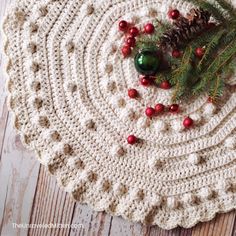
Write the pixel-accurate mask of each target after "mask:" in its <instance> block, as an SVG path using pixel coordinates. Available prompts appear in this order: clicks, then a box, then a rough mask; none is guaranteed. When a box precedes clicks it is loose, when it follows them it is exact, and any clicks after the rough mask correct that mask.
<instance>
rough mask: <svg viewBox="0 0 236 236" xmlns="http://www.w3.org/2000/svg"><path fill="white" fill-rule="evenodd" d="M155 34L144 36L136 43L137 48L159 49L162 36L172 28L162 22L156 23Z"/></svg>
mask: <svg viewBox="0 0 236 236" xmlns="http://www.w3.org/2000/svg"><path fill="white" fill-rule="evenodd" d="M154 26H155V32H154V34H152V35H147V34H142V35H140V37H139V38H138V40H137V42H136V47H137V48H139V49H143V48H153V49H157V47H158V45H157V43H158V41H159V40H160V38H161V36H162V34H163V33H164V32H165V31H166V30H167V29H168V28H169V27H170V25H169V24H167V23H162V22H160V21H156V22H155V23H154Z"/></svg>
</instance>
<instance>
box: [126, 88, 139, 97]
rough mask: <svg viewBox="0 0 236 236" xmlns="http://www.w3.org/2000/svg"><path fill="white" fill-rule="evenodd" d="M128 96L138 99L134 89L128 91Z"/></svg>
mask: <svg viewBox="0 0 236 236" xmlns="http://www.w3.org/2000/svg"><path fill="white" fill-rule="evenodd" d="M128 96H129V97H130V98H136V97H138V91H137V90H136V89H129V90H128Z"/></svg>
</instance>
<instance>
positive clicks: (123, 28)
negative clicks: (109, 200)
mask: <svg viewBox="0 0 236 236" xmlns="http://www.w3.org/2000/svg"><path fill="white" fill-rule="evenodd" d="M127 29H128V22H127V21H125V20H122V21H120V22H119V30H120V31H126V30H127Z"/></svg>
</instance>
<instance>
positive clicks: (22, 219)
mask: <svg viewBox="0 0 236 236" xmlns="http://www.w3.org/2000/svg"><path fill="white" fill-rule="evenodd" d="M10 2H11V0H0V19H2V17H3V15H4V12H5V10H6V7H7V5H9V4H10ZM0 46H1V47H2V38H1V37H0ZM2 59H3V57H2V54H0V160H1V163H0V222H1V226H0V235H1V236H15V235H35V236H36V235H37V236H50V235H53V236H54V235H63V236H64V235H71V236H77V235H80V236H83V235H91V236H92V235H93V236H99V235H100V236H107V235H111V236H126V235H127V236H131V235H132V236H141V235H145V236H146V235H147V236H149V235H152V236H154V235H162V236H165V235H166V236H167V235H169V236H171V235H176V236H236V221H235V215H236V212H235V211H234V212H231V213H228V214H222V215H219V216H217V217H216V218H215V219H214V220H213V221H211V222H209V223H200V224H198V225H197V226H196V227H194V228H192V229H187V230H186V229H181V228H177V229H174V230H171V231H165V230H161V229H160V228H158V227H145V226H142V225H141V224H133V223H129V222H127V221H125V220H123V219H121V218H119V217H111V216H109V215H107V214H105V213H97V212H94V211H92V210H91V209H90V208H89V207H88V206H84V205H81V204H79V203H75V202H74V201H73V200H72V199H70V197H69V196H68V195H67V194H66V193H64V192H63V191H62V190H61V189H59V188H58V187H57V185H56V181H55V180H54V178H53V177H52V176H50V175H49V174H48V173H46V171H45V169H44V167H42V166H40V165H39V163H38V162H37V160H36V158H35V157H34V154H33V153H31V152H29V151H27V150H25V149H24V147H23V146H22V144H21V142H20V139H19V136H18V135H17V134H16V132H15V131H14V130H13V128H12V125H11V115H9V113H8V111H7V105H6V91H5V79H6V78H5V76H4V73H3V68H2V65H3V62H2ZM12 223H17V224H20V223H30V224H43V223H46V224H48V223H62V224H70V223H76V224H82V225H83V228H80V229H77V230H74V229H20V228H13V224H12Z"/></svg>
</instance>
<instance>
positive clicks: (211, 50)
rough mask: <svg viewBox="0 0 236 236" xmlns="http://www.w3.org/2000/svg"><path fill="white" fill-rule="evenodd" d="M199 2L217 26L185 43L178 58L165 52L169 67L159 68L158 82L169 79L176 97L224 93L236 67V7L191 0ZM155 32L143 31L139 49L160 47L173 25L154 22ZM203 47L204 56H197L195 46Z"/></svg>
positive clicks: (222, 1) (217, 0)
mask: <svg viewBox="0 0 236 236" xmlns="http://www.w3.org/2000/svg"><path fill="white" fill-rule="evenodd" d="M189 2H192V3H193V4H195V5H196V6H198V7H200V8H202V9H203V10H207V11H209V12H210V13H211V15H212V16H213V18H214V19H215V20H213V22H215V26H214V27H212V28H210V29H206V30H205V31H203V32H202V34H201V35H199V36H196V37H195V38H193V39H192V40H191V41H189V42H187V44H186V45H183V46H181V48H179V49H180V50H182V51H184V53H183V56H182V57H181V58H179V59H176V58H172V57H171V56H170V55H169V54H168V55H166V59H167V61H168V62H169V63H170V68H171V69H170V70H165V71H160V72H159V74H158V75H157V76H156V77H157V78H156V83H157V84H158V83H160V82H161V81H163V80H169V81H170V82H171V84H172V85H173V86H174V89H175V91H174V94H173V100H174V101H176V100H179V99H181V98H182V97H184V96H185V97H186V96H187V95H188V94H199V93H201V92H207V93H208V94H209V96H210V97H211V98H212V99H213V100H216V99H217V98H219V97H220V96H222V94H223V91H224V84H225V79H227V78H228V77H229V76H230V75H232V74H233V73H234V71H235V56H236V9H235V8H234V7H233V5H232V4H231V3H229V2H227V1H226V0H214V2H209V1H206V0H189ZM155 26H156V32H155V34H153V35H152V36H149V35H142V36H141V37H140V38H139V39H138V41H137V47H138V49H139V50H140V49H142V48H146V47H149V48H150V47H153V49H154V50H157V49H158V41H159V40H160V38H161V37H162V35H163V34H164V33H165V32H166V31H167V30H169V29H170V28H171V25H170V24H164V23H161V22H159V21H157V22H156V23H155ZM197 47H203V48H204V49H205V52H204V55H203V57H202V58H201V59H198V58H197V57H195V49H196V48H197Z"/></svg>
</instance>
